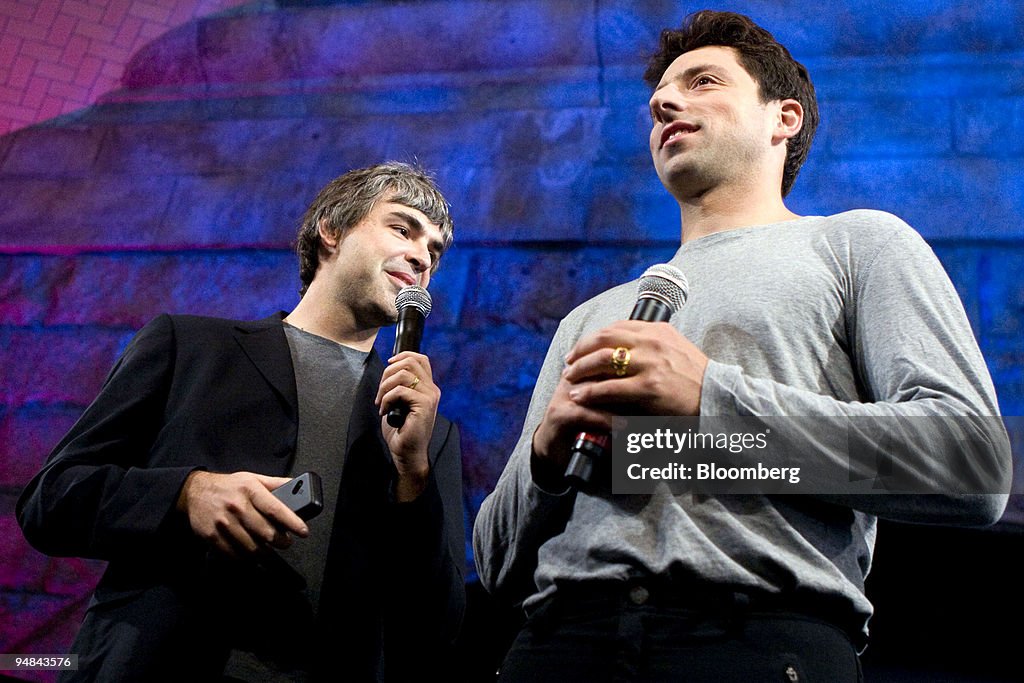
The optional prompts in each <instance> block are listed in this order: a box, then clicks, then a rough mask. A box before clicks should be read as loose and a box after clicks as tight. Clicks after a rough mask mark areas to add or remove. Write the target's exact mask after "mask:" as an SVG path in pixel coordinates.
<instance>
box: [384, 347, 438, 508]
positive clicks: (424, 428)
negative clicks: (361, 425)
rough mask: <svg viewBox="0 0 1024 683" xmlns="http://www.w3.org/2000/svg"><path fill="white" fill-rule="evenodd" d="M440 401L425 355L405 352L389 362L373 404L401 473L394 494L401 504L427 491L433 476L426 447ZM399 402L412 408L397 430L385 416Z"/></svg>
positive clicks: (385, 438)
mask: <svg viewBox="0 0 1024 683" xmlns="http://www.w3.org/2000/svg"><path fill="white" fill-rule="evenodd" d="M440 401H441V390H440V389H439V388H438V387H437V385H435V384H434V376H433V373H432V371H431V369H430V360H429V359H428V358H427V357H426V356H424V355H423V354H421V353H414V352H412V351H403V352H402V353H400V354H398V355H397V356H394V357H392V358H390V359H389V360H388V367H387V368H385V369H384V375H383V376H382V377H381V380H380V387H379V388H378V389H377V398H376V399H375V400H374V403H375V404H376V405H377V407H378V409H379V412H380V415H381V431H382V432H383V433H384V440H385V441H386V442H387V444H388V448H389V449H390V450H391V457H392V458H393V459H394V462H395V468H396V469H397V470H398V482H397V484H396V487H395V495H396V497H397V499H398V500H399V501H410V500H414V499H415V498H416V497H417V496H419V495H420V494H421V493H422V492H423V489H424V488H426V485H427V478H428V477H429V475H430V461H429V460H428V458H427V446H428V445H429V444H430V435H431V434H432V433H433V431H434V419H435V418H436V417H437V404H438V403H439V402H440ZM399 402H404V403H405V404H406V405H408V406H409V414H408V416H407V417H406V418H405V424H403V425H402V426H401V427H400V428H398V429H395V428H394V427H392V426H391V425H389V424H388V423H387V420H386V419H385V416H386V415H387V414H388V411H389V410H391V408H393V407H394V406H395V405H397V404H398V403H399Z"/></svg>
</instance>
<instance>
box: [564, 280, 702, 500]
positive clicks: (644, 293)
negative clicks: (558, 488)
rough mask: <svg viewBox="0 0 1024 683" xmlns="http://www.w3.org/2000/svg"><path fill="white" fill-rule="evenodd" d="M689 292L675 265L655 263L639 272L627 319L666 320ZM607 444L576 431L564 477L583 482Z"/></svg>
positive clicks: (606, 440)
mask: <svg viewBox="0 0 1024 683" xmlns="http://www.w3.org/2000/svg"><path fill="white" fill-rule="evenodd" d="M689 292H690V284H689V283H688V282H687V281H686V276H685V275H683V273H682V271H680V270H679V269H678V268H676V267H675V266H672V265H669V264H667V263H659V264H657V265H654V266H651V267H650V268H648V269H647V270H645V271H644V274H643V275H641V276H640V284H639V285H638V286H637V298H636V304H635V305H634V306H633V312H632V313H631V314H630V316H629V319H630V320H642V321H644V322H650V323H661V322H668V320H669V318H671V317H672V314H673V313H675V312H676V311H678V310H679V309H680V308H682V307H683V304H684V303H686V297H687V296H688V295H689ZM610 446H611V435H609V434H588V433H587V432H580V433H579V434H577V435H576V441H575V443H573V446H572V456H571V458H570V459H569V465H568V466H567V467H566V468H565V478H566V479H567V480H568V482H569V483H570V484H572V485H575V486H577V487H580V486H583V485H585V484H587V483H588V482H589V481H590V477H591V475H592V474H593V473H594V463H595V461H597V460H598V459H599V458H601V457H602V456H603V455H604V454H605V452H606V451H607V450H608V448H609V447H610Z"/></svg>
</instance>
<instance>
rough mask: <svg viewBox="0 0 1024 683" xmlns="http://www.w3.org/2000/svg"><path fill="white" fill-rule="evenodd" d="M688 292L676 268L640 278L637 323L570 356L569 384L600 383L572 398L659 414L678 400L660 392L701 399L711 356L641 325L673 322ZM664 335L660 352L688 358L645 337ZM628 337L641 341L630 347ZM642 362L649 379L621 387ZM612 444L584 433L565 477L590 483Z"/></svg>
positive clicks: (663, 267) (608, 332)
mask: <svg viewBox="0 0 1024 683" xmlns="http://www.w3.org/2000/svg"><path fill="white" fill-rule="evenodd" d="M688 293H689V284H688V283H687V281H686V277H685V276H684V275H683V274H682V272H680V271H679V269H678V268H676V267H675V266H671V265H669V264H659V265H655V266H651V267H650V268H648V269H647V270H646V271H645V272H644V274H643V276H641V278H640V283H639V286H638V295H637V301H636V304H635V305H634V307H633V312H632V314H631V315H630V317H629V321H632V322H627V323H616V325H613V326H609V327H608V328H605V330H603V331H602V332H600V333H598V334H597V335H596V336H591V337H588V338H585V339H583V340H581V341H580V342H579V343H578V344H577V345H576V347H574V349H573V351H572V353H570V356H569V360H570V368H569V369H568V370H567V371H566V380H568V381H569V382H572V383H576V382H580V381H586V380H588V379H592V380H597V381H593V382H590V383H589V386H588V387H587V388H586V389H584V388H582V387H579V388H574V389H572V390H570V391H569V393H568V396H569V398H570V399H572V400H573V401H576V402H579V403H581V404H584V405H587V406H591V405H602V404H604V405H608V404H633V405H637V406H638V407H640V408H642V409H643V410H644V411H645V412H647V411H650V410H654V411H655V412H657V411H659V410H660V409H662V408H667V406H666V405H665V400H666V399H671V400H674V399H676V398H677V397H676V396H663V395H659V394H664V393H666V392H675V391H678V392H679V393H681V394H682V393H684V390H685V389H687V388H688V389H689V390H690V391H691V393H692V390H693V388H694V386H696V387H697V391H698V401H699V386H700V381H701V380H702V377H703V370H704V367H705V366H706V365H707V358H706V357H704V355H703V354H702V353H701V352H700V351H699V350H698V349H697V348H696V347H695V346H694V345H693V344H692V343H690V342H689V341H688V340H687V339H686V338H685V337H683V336H682V335H680V334H679V333H678V332H676V331H675V330H674V329H671V330H670V329H668V328H665V329H664V330H653V329H652V330H646V329H645V328H637V327H636V325H635V323H636V322H645V323H649V322H655V323H657V322H668V320H669V319H670V318H671V317H672V315H673V314H674V313H675V312H676V311H677V310H679V309H680V308H681V307H682V305H683V303H684V302H685V301H686V297H687V295H688ZM659 334H660V335H662V336H664V337H666V339H665V340H663V341H664V342H665V343H664V344H661V347H660V348H669V349H670V351H672V352H673V353H678V354H680V355H681V356H683V357H684V360H683V361H681V362H680V361H679V359H677V358H673V359H669V358H664V357H659V356H662V355H664V354H659V353H658V352H656V351H655V350H654V348H655V346H654V345H653V344H648V345H645V344H644V341H643V340H644V339H645V338H647V337H650V336H652V335H659ZM602 335H603V336H602ZM610 339H613V340H617V341H618V342H620V343H616V342H612V343H615V346H614V347H612V348H611V349H609V344H608V340H610ZM627 339H634V340H635V341H634V342H632V343H630V342H627V341H626V340H627ZM670 361H674V362H670ZM638 363H642V369H643V370H644V371H646V373H647V376H646V377H644V378H641V379H643V381H639V380H637V381H633V382H629V383H627V382H618V383H616V381H615V380H616V379H619V378H623V379H625V378H628V377H635V376H636V375H637V374H638V372H639V371H638V370H637V364H638ZM663 363H664V364H665V366H664V367H662V364H663ZM680 368H682V371H683V372H684V373H686V374H689V375H690V377H689V378H679V381H678V382H677V381H674V379H673V377H672V372H673V371H674V370H677V369H680ZM610 446H611V437H610V435H608V434H607V433H604V432H595V431H580V432H579V433H578V434H577V436H576V438H575V439H574V442H573V445H572V451H571V455H570V460H569V464H568V467H567V468H566V470H565V478H566V479H567V480H568V481H569V482H570V483H571V484H574V485H576V486H581V485H584V484H586V483H588V482H589V481H590V478H591V476H592V474H593V469H594V464H595V462H596V461H597V460H598V459H599V458H601V457H602V456H603V455H604V454H605V453H606V452H607V450H608V448H610Z"/></svg>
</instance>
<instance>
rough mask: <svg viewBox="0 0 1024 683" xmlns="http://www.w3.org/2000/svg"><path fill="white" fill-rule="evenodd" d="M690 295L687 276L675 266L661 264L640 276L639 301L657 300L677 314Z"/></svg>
mask: <svg viewBox="0 0 1024 683" xmlns="http://www.w3.org/2000/svg"><path fill="white" fill-rule="evenodd" d="M689 294H690V283H689V282H687V281H686V276H685V275H683V272H682V271H681V270H679V269H678V268H676V267H675V266H672V265H669V264H667V263H659V264H657V265H654V266H651V267H650V268H648V269H647V270H645V271H644V274H643V275H641V276H640V284H639V285H638V286H637V298H638V299H657V300H658V301H661V302H662V303H664V304H665V305H666V306H668V307H669V308H670V309H672V312H673V313H675V312H676V311H678V310H679V309H680V308H682V307H683V304H684V303H686V297H687V296H689Z"/></svg>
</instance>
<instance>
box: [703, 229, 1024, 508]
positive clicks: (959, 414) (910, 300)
mask: <svg viewBox="0 0 1024 683" xmlns="http://www.w3.org/2000/svg"><path fill="white" fill-rule="evenodd" d="M852 292H853V297H852V305H851V306H850V307H849V309H848V313H847V327H848V329H849V330H850V331H851V337H852V339H851V344H850V353H851V356H852V357H853V359H854V362H855V369H856V371H857V374H858V376H859V377H860V380H861V382H862V384H863V390H864V393H865V395H866V398H865V400H864V401H863V402H857V401H852V402H850V401H840V400H837V399H835V398H832V397H829V396H824V395H821V394H818V393H814V392H811V391H806V390H802V389H797V388H794V387H791V386H787V385H785V384H782V383H779V382H776V381H773V380H770V379H765V378H757V377H752V376H750V375H748V374H747V373H745V372H744V370H743V369H742V368H740V367H739V366H736V365H728V364H723V363H718V362H715V361H711V362H710V363H709V365H708V368H707V371H706V373H705V377H704V386H703V389H702V392H701V417H702V421H703V419H704V418H705V417H714V416H738V417H743V418H758V417H760V418H765V422H766V423H768V421H769V418H770V417H771V416H786V417H787V418H790V417H809V418H813V419H812V420H800V419H795V420H788V421H786V422H785V423H784V424H785V425H786V430H788V431H790V432H791V433H790V434H789V435H788V437H789V438H788V439H787V440H785V442H786V443H788V444H789V445H791V446H792V448H790V449H787V448H776V449H775V462H773V463H771V464H775V465H792V464H794V458H795V457H800V458H802V464H803V465H804V467H805V468H806V469H809V470H810V471H812V472H816V473H818V474H820V475H821V476H822V478H823V480H826V479H827V480H828V481H832V482H836V483H841V482H845V484H848V486H845V487H841V486H836V487H833V488H834V492H833V491H819V492H818V493H819V495H820V497H822V498H824V499H827V500H829V501H831V502H838V503H841V504H843V505H847V506H850V507H853V508H855V509H859V510H861V511H863V512H868V513H871V514H875V515H878V516H880V517H886V518H890V519H895V520H899V521H906V522H925V523H928V522H933V523H944V524H951V523H952V524H964V525H982V524H991V523H994V522H995V521H997V520H998V519H999V517H1000V515H1001V514H1002V512H1003V510H1004V508H1005V505H1006V502H1007V499H1008V492H1009V488H1010V482H1011V476H1012V475H1011V455H1010V445H1009V439H1008V437H1007V434H1006V430H1005V427H1004V425H1003V423H1002V420H1001V419H1000V418H999V408H998V404H997V401H996V395H995V389H994V387H993V384H992V380H991V377H990V376H989V373H988V370H987V368H986V365H985V362H984V359H983V358H982V355H981V352H980V350H979V348H978V344H977V342H976V341H975V339H974V336H973V334H972V332H971V328H970V324H969V321H968V320H967V316H966V314H965V312H964V309H963V306H962V304H961V303H960V299H959V297H958V296H957V294H956V291H955V290H954V288H953V285H952V283H951V282H950V281H949V278H948V276H947V275H946V273H945V271H944V270H943V268H942V266H941V264H940V263H939V262H938V259H936V257H935V255H934V253H933V252H932V250H931V248H930V247H929V246H928V245H927V244H926V243H925V242H924V240H923V239H922V238H921V237H920V236H919V235H918V234H917V233H916V232H914V231H913V230H912V229H910V228H909V227H908V226H905V225H903V229H902V230H897V231H896V232H895V233H893V234H892V236H891V237H889V238H888V240H887V241H886V242H885V243H884V244H883V245H882V246H881V248H879V249H878V250H877V251H876V252H875V253H874V254H873V257H872V258H871V259H870V260H869V261H868V262H867V263H866V264H864V265H863V267H862V268H860V269H859V270H858V271H857V272H856V273H855V274H854V277H853V282H852ZM851 418H854V419H851ZM772 424H774V425H779V424H782V423H781V422H780V421H779V420H775V421H774V422H772ZM794 453H799V456H795V455H794ZM869 456H870V457H869ZM770 457H771V455H770V454H769V458H770ZM879 458H881V461H884V466H883V467H882V470H883V471H881V472H880V471H879V469H878V468H879V463H880V460H879ZM765 464H766V465H767V464H769V463H768V462H767V461H766V462H765ZM880 475H885V477H888V481H889V482H890V483H894V488H895V490H894V491H891V492H885V493H877V492H874V491H869V492H867V493H862V492H860V491H858V490H857V486H856V485H855V484H856V483H857V482H862V483H865V485H869V486H873V487H874V486H877V484H878V483H879V476H880ZM885 477H883V480H884V479H885ZM882 483H883V484H885V481H882ZM907 491H909V492H911V493H901V492H907Z"/></svg>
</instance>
